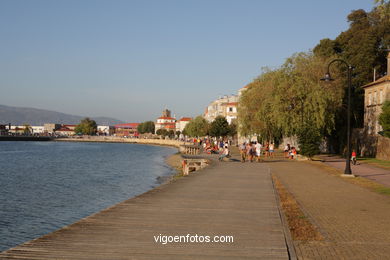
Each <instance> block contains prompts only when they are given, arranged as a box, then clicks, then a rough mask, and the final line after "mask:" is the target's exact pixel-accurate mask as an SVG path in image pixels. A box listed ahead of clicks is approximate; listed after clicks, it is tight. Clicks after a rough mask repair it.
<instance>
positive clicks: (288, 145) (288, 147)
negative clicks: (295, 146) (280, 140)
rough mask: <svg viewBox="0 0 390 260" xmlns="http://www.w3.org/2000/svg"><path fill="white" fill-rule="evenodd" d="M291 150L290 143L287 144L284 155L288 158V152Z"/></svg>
mask: <svg viewBox="0 0 390 260" xmlns="http://www.w3.org/2000/svg"><path fill="white" fill-rule="evenodd" d="M289 151H290V144H286V146H285V147H284V157H285V158H288V152H289Z"/></svg>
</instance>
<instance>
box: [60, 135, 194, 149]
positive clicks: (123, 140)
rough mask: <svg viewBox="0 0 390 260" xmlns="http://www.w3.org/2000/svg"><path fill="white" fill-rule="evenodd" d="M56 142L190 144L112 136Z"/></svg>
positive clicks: (176, 145) (67, 139)
mask: <svg viewBox="0 0 390 260" xmlns="http://www.w3.org/2000/svg"><path fill="white" fill-rule="evenodd" d="M55 140H57V141H65V142H107V143H134V144H152V145H164V146H173V147H178V148H179V147H180V146H181V145H189V144H190V143H186V142H182V141H178V140H164V139H142V138H121V137H114V136H85V137H82V138H77V137H75V138H58V139H55Z"/></svg>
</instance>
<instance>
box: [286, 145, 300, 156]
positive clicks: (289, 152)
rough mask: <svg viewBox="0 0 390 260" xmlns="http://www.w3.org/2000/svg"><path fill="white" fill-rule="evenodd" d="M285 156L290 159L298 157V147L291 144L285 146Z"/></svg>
mask: <svg viewBox="0 0 390 260" xmlns="http://www.w3.org/2000/svg"><path fill="white" fill-rule="evenodd" d="M284 157H285V158H289V159H295V158H296V157H297V149H296V148H295V147H294V146H290V144H286V146H285V147H284Z"/></svg>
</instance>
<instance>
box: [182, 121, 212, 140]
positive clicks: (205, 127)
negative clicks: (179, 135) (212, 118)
mask: <svg viewBox="0 0 390 260" xmlns="http://www.w3.org/2000/svg"><path fill="white" fill-rule="evenodd" d="M183 132H184V133H185V134H186V135H188V136H192V137H201V136H206V135H208V133H209V123H208V122H207V121H206V119H204V118H203V117H202V116H197V117H195V118H194V119H192V120H191V121H190V122H188V124H187V125H186V127H185V128H184V131H183Z"/></svg>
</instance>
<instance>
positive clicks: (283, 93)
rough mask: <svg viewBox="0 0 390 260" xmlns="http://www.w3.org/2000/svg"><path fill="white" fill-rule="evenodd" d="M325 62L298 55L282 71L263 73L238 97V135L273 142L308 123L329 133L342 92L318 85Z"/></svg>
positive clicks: (331, 86) (312, 57)
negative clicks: (256, 136)
mask: <svg viewBox="0 0 390 260" xmlns="http://www.w3.org/2000/svg"><path fill="white" fill-rule="evenodd" d="M324 63H325V60H324V59H323V58H319V57H317V56H315V55H313V54H312V53H311V52H308V53H298V54H295V55H294V56H292V57H291V58H289V59H287V61H286V63H285V64H284V65H283V66H282V67H281V68H279V69H276V70H266V71H264V72H263V74H261V75H260V76H259V77H258V78H257V79H256V80H255V81H254V82H252V83H251V84H249V87H248V89H247V90H246V91H245V92H244V93H243V95H242V96H241V99H240V102H239V119H240V123H239V125H240V131H241V133H243V134H244V135H252V134H257V135H260V136H261V137H262V138H263V139H267V140H274V139H275V138H278V137H280V136H281V135H285V136H291V135H296V134H298V133H299V132H300V131H301V129H302V128H303V127H304V125H305V124H306V123H307V122H310V123H311V124H313V126H314V127H315V128H316V129H318V131H320V132H321V133H330V132H331V131H332V129H333V128H334V126H335V124H334V122H335V111H336V110H337V109H338V108H339V107H340V106H341V100H342V95H343V89H342V88H340V87H338V86H337V84H336V83H333V84H324V83H322V82H320V80H319V79H320V78H321V77H323V74H324ZM336 74H337V72H336Z"/></svg>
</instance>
